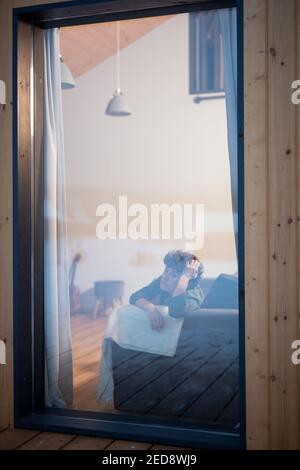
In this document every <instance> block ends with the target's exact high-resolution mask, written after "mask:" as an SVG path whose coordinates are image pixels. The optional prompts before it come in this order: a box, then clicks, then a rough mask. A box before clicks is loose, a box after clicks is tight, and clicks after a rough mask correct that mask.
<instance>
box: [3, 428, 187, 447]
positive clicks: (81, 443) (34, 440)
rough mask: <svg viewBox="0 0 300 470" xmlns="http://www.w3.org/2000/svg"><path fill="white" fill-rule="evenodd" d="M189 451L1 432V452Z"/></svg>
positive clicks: (18, 431)
mask: <svg viewBox="0 0 300 470" xmlns="http://www.w3.org/2000/svg"><path fill="white" fill-rule="evenodd" d="M172 449H177V450H180V449H182V450H187V448H183V447H175V446H165V445H160V444H151V443H147V442H132V441H122V440H114V439H106V438H101V437H87V436H75V435H73V434H60V433H52V432H38V431H30V430H27V429H14V430H4V431H1V432H0V450H106V451H113V450H151V451H155V450H172Z"/></svg>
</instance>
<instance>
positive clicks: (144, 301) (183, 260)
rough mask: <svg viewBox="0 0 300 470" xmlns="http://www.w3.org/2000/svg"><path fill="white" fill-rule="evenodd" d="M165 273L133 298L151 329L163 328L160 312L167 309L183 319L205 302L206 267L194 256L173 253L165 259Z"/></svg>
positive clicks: (132, 300)
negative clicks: (146, 316) (144, 311)
mask: <svg viewBox="0 0 300 470" xmlns="http://www.w3.org/2000/svg"><path fill="white" fill-rule="evenodd" d="M164 264H165V270H164V272H163V273H162V275H161V276H159V277H158V278H156V279H154V280H153V281H152V282H151V283H150V284H148V285H147V286H145V287H143V288H142V289H140V290H138V291H137V292H135V293H134V294H132V295H131V296H130V298H129V302H130V303H131V304H133V305H136V306H137V307H140V308H142V309H144V310H146V311H147V313H148V316H149V321H150V325H151V327H152V329H154V330H160V329H161V328H163V326H164V317H163V315H162V313H161V312H160V311H159V309H158V308H157V306H158V305H167V306H168V310H169V315H170V316H172V317H183V316H184V315H185V314H186V313H187V312H190V311H193V310H197V309H198V308H199V307H200V306H201V303H202V302H203V300H204V294H203V291H202V289H201V287H200V286H199V281H200V278H201V276H202V274H203V265H202V263H200V261H199V260H198V258H197V257H196V256H195V255H193V254H192V253H189V252H186V251H181V250H174V251H170V252H169V253H167V254H166V256H165V257H164Z"/></svg>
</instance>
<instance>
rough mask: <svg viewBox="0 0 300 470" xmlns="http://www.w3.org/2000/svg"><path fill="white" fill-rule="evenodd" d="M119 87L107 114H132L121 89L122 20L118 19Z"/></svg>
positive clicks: (108, 106)
mask: <svg viewBox="0 0 300 470" xmlns="http://www.w3.org/2000/svg"><path fill="white" fill-rule="evenodd" d="M116 23H117V88H116V91H115V92H114V94H113V95H112V97H111V99H110V101H109V103H108V105H107V108H106V114H107V115H108V116H128V115H129V114H131V112H130V111H129V109H128V107H127V105H126V101H125V98H124V95H123V93H122V91H121V85H120V22H119V21H117V22H116Z"/></svg>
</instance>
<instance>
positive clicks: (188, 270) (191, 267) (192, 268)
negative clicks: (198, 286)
mask: <svg viewBox="0 0 300 470" xmlns="http://www.w3.org/2000/svg"><path fill="white" fill-rule="evenodd" d="M199 266H200V261H198V260H196V259H192V260H191V261H188V262H187V264H186V267H185V269H184V271H183V275H185V276H186V277H187V278H188V279H189V280H190V279H194V278H196V277H197V275H198V269H199Z"/></svg>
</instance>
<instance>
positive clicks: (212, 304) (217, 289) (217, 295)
mask: <svg viewBox="0 0 300 470" xmlns="http://www.w3.org/2000/svg"><path fill="white" fill-rule="evenodd" d="M238 299H239V296H238V277H237V276H232V275H229V274H220V276H219V277H217V279H216V280H215V282H214V283H213V285H212V287H211V289H210V290H209V292H208V294H207V295H206V297H205V299H204V300H203V303H202V304H201V308H221V309H238V304H239V300H238Z"/></svg>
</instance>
